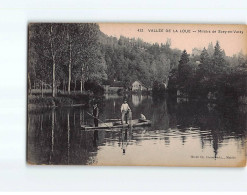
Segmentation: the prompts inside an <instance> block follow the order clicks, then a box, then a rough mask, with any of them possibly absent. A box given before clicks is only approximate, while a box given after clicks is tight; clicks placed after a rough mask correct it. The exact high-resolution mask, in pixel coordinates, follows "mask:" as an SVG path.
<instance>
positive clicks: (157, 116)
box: [28, 96, 246, 166]
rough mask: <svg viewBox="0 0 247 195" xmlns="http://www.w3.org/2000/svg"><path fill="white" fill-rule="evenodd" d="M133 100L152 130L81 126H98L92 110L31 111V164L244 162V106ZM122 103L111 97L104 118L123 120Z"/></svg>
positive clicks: (134, 109)
mask: <svg viewBox="0 0 247 195" xmlns="http://www.w3.org/2000/svg"><path fill="white" fill-rule="evenodd" d="M132 98H133V99H134V101H133V99H132V101H129V105H130V107H131V109H132V112H133V118H139V116H140V114H141V113H143V114H144V115H145V116H146V117H147V118H148V119H151V120H152V126H151V127H139V128H134V129H121V130H113V129H108V130H88V131H86V130H82V129H81V126H82V125H93V119H92V117H91V116H89V115H88V114H86V113H87V112H89V113H90V110H89V109H86V108H78V107H74V108H56V109H54V108H53V109H51V110H46V111H43V110H36V111H32V112H29V114H28V161H29V162H30V163H35V164H93V165H104V164H108V165H137V164H140V165H162V164H163V165H164V164H165V165H172V164H173V165H174V161H175V162H177V165H186V164H189V163H191V162H194V161H195V159H193V158H192V157H193V155H195V156H196V155H202V154H203V155H204V156H208V159H205V163H207V162H211V161H213V162H214V163H215V164H214V165H215V166H217V165H220V162H221V158H225V156H224V155H225V154H228V155H229V156H233V157H235V158H239V159H240V157H241V156H240V155H243V154H244V142H245V139H244V133H245V125H246V112H244V111H243V110H244V109H243V108H241V109H240V108H239V107H237V106H236V107H232V106H231V107H228V106H227V104H226V105H216V104H214V105H209V104H208V103H203V102H179V103H177V101H176V100H175V102H174V101H170V100H167V99H164V100H159V101H154V100H153V99H152V98H150V97H148V98H147V97H146V98H144V97H143V98H142V99H141V101H140V102H138V104H137V102H136V97H135V96H132ZM121 103H122V97H114V98H108V99H107V98H106V99H105V100H104V102H103V104H102V105H101V106H100V119H101V120H103V121H105V120H106V119H118V118H120V106H121ZM236 154H237V155H236ZM238 155H239V156H238ZM191 156H192V157H191ZM179 158H181V159H183V161H180V160H179ZM172 162H173V163H172ZM217 163H218V164H217ZM229 163H231V162H229Z"/></svg>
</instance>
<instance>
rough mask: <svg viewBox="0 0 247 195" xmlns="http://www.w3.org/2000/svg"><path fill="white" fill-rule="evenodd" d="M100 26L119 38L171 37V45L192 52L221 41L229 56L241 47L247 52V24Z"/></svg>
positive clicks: (163, 39)
mask: <svg viewBox="0 0 247 195" xmlns="http://www.w3.org/2000/svg"><path fill="white" fill-rule="evenodd" d="M99 26H100V30H101V31H102V32H103V33H105V34H106V35H109V36H114V37H118V38H119V37H120V36H121V35H122V36H125V37H129V38H140V39H142V40H143V41H145V42H149V43H155V42H157V43H159V44H160V43H166V40H167V39H168V38H169V39H171V48H178V49H180V50H184V49H186V51H187V52H188V53H191V51H192V49H193V48H195V47H196V48H203V47H206V48H207V47H208V44H209V43H210V42H212V43H213V45H215V43H216V41H217V40H218V41H219V43H220V46H221V48H222V49H224V50H225V53H226V55H227V56H232V55H233V54H236V53H238V52H240V51H241V50H242V53H243V54H247V25H229V24H221V25H219V24H214V25H210V24H141V23H139V24H135V23H129V24H128V23H100V24H99ZM138 29H139V30H138ZM152 30H153V32H152ZM154 30H155V31H158V32H154Z"/></svg>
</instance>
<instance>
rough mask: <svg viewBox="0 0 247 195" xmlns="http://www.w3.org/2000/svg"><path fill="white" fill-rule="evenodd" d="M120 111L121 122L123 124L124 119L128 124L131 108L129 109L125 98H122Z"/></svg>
mask: <svg viewBox="0 0 247 195" xmlns="http://www.w3.org/2000/svg"><path fill="white" fill-rule="evenodd" d="M121 113H122V124H124V121H125V123H126V124H128V119H129V117H130V114H131V109H130V107H129V105H128V103H127V100H126V99H124V102H123V104H122V106H121Z"/></svg>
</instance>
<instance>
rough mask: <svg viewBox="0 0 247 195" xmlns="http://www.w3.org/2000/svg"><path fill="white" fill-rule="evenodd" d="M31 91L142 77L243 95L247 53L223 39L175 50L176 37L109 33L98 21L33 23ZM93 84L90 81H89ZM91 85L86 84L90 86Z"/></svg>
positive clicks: (191, 92) (158, 85)
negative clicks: (228, 47) (150, 39)
mask: <svg viewBox="0 0 247 195" xmlns="http://www.w3.org/2000/svg"><path fill="white" fill-rule="evenodd" d="M28 46H29V53H28V56H29V58H28V59H29V61H28V89H29V93H31V89H37V88H38V89H40V90H41V91H42V90H43V89H44V88H46V89H47V88H49V89H52V95H53V97H55V96H56V93H57V91H59V90H60V91H63V92H67V93H70V92H71V91H72V90H74V91H79V90H80V91H81V92H82V91H85V90H89V91H90V90H91V88H90V87H92V86H95V85H97V86H100V85H102V84H103V83H104V82H105V81H107V82H108V83H112V82H114V81H121V82H122V83H123V85H124V87H125V88H128V87H129V86H130V84H131V83H132V82H133V81H135V80H139V81H141V82H142V83H143V84H144V85H146V86H148V87H152V88H153V91H154V92H155V91H156V92H157V91H159V90H164V89H165V88H166V87H167V86H168V89H169V90H170V91H174V92H175V91H177V90H180V91H181V92H182V93H183V94H185V95H187V96H198V95H199V96H204V97H205V96H207V95H208V93H209V92H210V93H221V94H232V93H235V94H237V95H238V96H239V95H242V94H243V92H244V91H245V90H244V87H245V86H244V79H245V78H246V77H245V75H246V64H247V57H246V55H243V54H242V53H241V52H239V53H238V54H236V55H234V56H226V55H225V52H224V50H223V49H222V48H221V47H220V43H219V42H217V43H216V45H214V46H213V44H212V43H211V42H210V43H209V45H208V46H206V47H207V49H206V48H204V49H203V50H200V49H198V48H194V49H193V51H192V55H189V54H188V53H187V51H185V50H184V51H183V52H181V51H180V50H179V49H172V41H171V40H170V39H167V40H164V43H162V44H158V43H154V44H153V43H147V42H145V41H144V40H141V39H135V38H127V37H123V36H120V38H117V37H112V36H107V35H105V34H104V33H102V32H101V31H100V29H99V26H98V24H73V23H71V24H69V23H68V24H50V23H42V24H37V23H36V24H30V25H29V45H28ZM88 83H90V85H86V84H88ZM86 86H87V87H86Z"/></svg>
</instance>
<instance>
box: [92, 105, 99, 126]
mask: <svg viewBox="0 0 247 195" xmlns="http://www.w3.org/2000/svg"><path fill="white" fill-rule="evenodd" d="M93 116H94V126H95V127H98V125H99V120H98V118H99V107H98V104H97V103H94V104H93Z"/></svg>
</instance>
